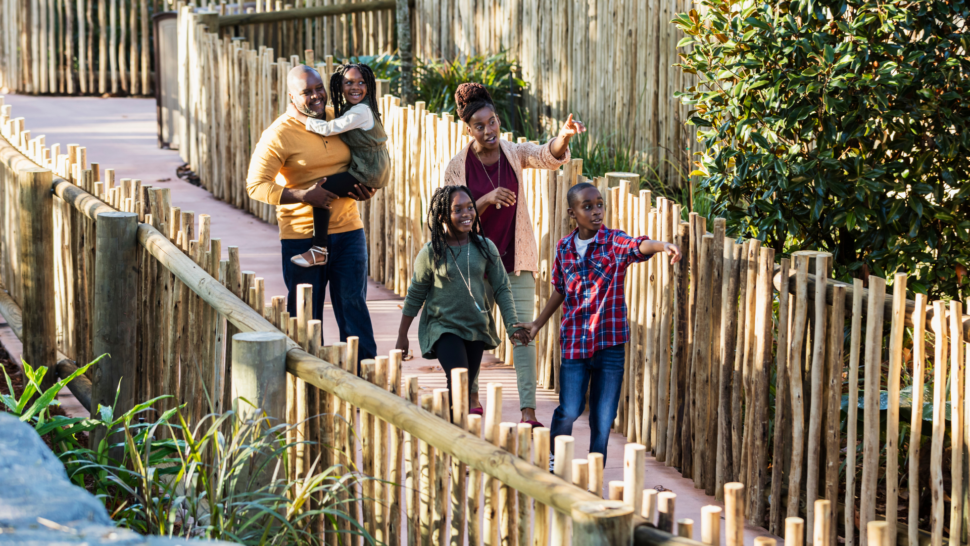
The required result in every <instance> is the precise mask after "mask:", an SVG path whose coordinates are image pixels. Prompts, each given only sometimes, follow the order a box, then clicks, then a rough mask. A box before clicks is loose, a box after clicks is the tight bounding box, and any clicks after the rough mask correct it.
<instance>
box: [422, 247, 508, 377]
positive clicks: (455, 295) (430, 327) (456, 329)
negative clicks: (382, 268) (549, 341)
mask: <svg viewBox="0 0 970 546" xmlns="http://www.w3.org/2000/svg"><path fill="white" fill-rule="evenodd" d="M472 237H475V235H472ZM484 240H485V243H486V244H487V245H488V249H489V251H490V252H491V254H492V259H491V260H488V259H487V258H486V257H485V255H484V253H482V251H481V250H479V248H478V247H477V246H476V245H475V244H473V243H471V242H469V244H466V245H463V246H460V247H449V248H448V249H446V250H445V256H444V259H443V260H442V263H441V264H440V265H439V266H438V267H437V269H436V268H435V267H434V264H433V257H432V256H433V254H432V251H431V243H428V244H426V245H424V248H422V249H421V252H419V253H418V257H417V258H416V259H415V261H414V277H412V278H411V285H410V286H409V287H408V294H407V297H406V298H404V314H405V315H407V316H409V317H416V316H417V315H418V311H420V310H421V307H422V305H423V306H424V311H423V312H422V313H421V321H420V322H419V324H418V340H419V343H420V345H421V354H422V356H424V358H429V359H431V358H436V357H435V352H434V345H435V343H437V341H438V338H440V337H441V335H442V334H445V333H451V334H455V335H456V336H458V337H460V338H462V339H464V340H466V341H484V342H485V348H486V349H494V348H495V347H497V346H498V344H499V343H500V341H501V340H500V339H499V338H498V334H497V333H496V328H495V319H494V314H493V313H492V307H493V305H492V302H493V301H494V302H495V303H497V304H498V307H499V310H501V311H502V319H503V320H504V321H505V328H506V331H508V332H513V331H515V330H516V328H514V327H513V325H514V324H516V323H517V322H518V318H517V317H516V315H515V305H514V303H513V301H512V290H511V288H510V287H509V277H508V275H507V274H506V273H505V267H504V266H503V265H502V260H501V258H500V257H499V253H498V249H497V248H495V244H493V243H492V241H490V240H488V239H484ZM469 252H470V254H469ZM452 253H454V254H452ZM462 274H464V278H465V281H470V283H471V294H469V293H468V287H467V285H466V284H465V282H463V281H462ZM486 275H487V276H488V282H486V281H485V278H486ZM486 291H491V292H492V294H488V296H494V298H493V297H486ZM476 304H477V305H476ZM482 311H485V312H484V313H483V312H482Z"/></svg>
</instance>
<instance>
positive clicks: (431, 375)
mask: <svg viewBox="0 0 970 546" xmlns="http://www.w3.org/2000/svg"><path fill="white" fill-rule="evenodd" d="M5 100H6V103H7V104H11V105H13V114H14V116H16V117H24V118H26V127H27V129H29V130H30V131H31V135H32V136H34V137H36V136H39V135H46V137H47V139H46V140H47V143H48V145H50V144H54V143H60V144H61V145H62V146H61V149H64V147H65V146H66V145H67V144H80V145H82V146H85V147H87V154H88V161H89V162H98V163H100V165H101V168H102V170H103V169H105V168H113V169H115V176H116V179H119V180H120V179H121V178H137V179H140V180H141V181H142V183H143V184H145V185H151V186H153V187H161V188H169V189H170V190H171V201H172V205H173V206H178V207H181V208H182V210H183V211H189V210H192V211H194V212H195V213H196V215H198V214H201V213H205V214H208V215H210V216H211V218H212V220H211V222H212V237H213V238H220V239H222V248H223V252H224V253H225V252H227V251H226V248H227V247H228V246H238V247H239V250H240V261H241V266H242V268H243V269H244V270H249V271H255V272H256V274H257V276H261V277H263V278H264V279H265V283H266V294H267V299H268V298H269V297H271V296H275V295H285V294H286V287H285V285H284V284H283V276H282V275H283V274H282V262H281V256H280V249H279V242H278V241H279V233H278V231H277V228H276V227H275V226H270V225H267V224H265V223H263V222H261V221H260V220H258V219H256V218H255V217H253V216H251V215H249V214H248V213H245V212H242V211H240V210H238V209H235V208H233V207H231V206H229V205H227V204H225V203H223V202H221V201H218V200H216V199H215V198H213V197H212V196H211V194H209V193H208V192H207V191H205V190H203V189H201V188H198V187H195V186H193V185H191V184H189V183H187V182H184V181H182V180H180V179H179V178H177V177H176V176H175V169H176V168H177V167H178V166H179V165H181V164H182V161H181V160H180V158H179V156H178V153H177V152H174V151H168V150H161V149H159V148H158V147H157V139H156V129H155V123H156V121H155V120H156V117H155V101H154V99H100V98H73V97H65V98H61V97H56V98H55V97H30V96H20V95H7V96H6V99H5ZM400 299H401V298H399V297H397V296H396V295H395V294H394V293H393V292H390V291H388V290H385V289H384V288H383V287H381V286H380V285H378V284H376V283H374V282H370V283H369V286H368V307H369V308H370V312H371V318H372V320H373V323H374V331H375V335H376V340H377V348H378V352H379V353H383V354H386V353H387V352H388V351H390V350H391V349H393V348H394V342H395V340H396V338H397V328H398V323H399V322H400V316H401V314H400V309H399V307H398V305H399V302H400ZM337 335H338V334H337V328H336V324H335V322H334V319H333V314H332V311H331V310H330V308H329V304H328V308H327V310H326V315H325V317H324V338H325V339H326V340H331V341H333V340H336V339H337ZM2 337H3V336H2V335H0V338H2ZM9 337H12V336H8V338H6V339H0V341H3V342H4V344H5V345H6V343H7V341H8V340H9ZM14 341H16V340H14ZM18 345H19V344H18ZM411 346H412V347H417V346H418V341H417V326H414V327H412V328H411ZM9 350H10V352H11V354H13V353H14V352H15V351H16V352H17V353H19V347H17V348H16V349H14V348H11V349H9ZM13 356H14V358H17V357H18V356H17V355H13ZM404 366H405V367H404V370H403V373H404V375H408V374H417V375H420V376H421V380H420V382H421V387H422V390H425V389H433V388H444V386H445V377H444V374H443V373H442V372H441V368H440V367H439V366H438V364H437V362H436V361H427V360H423V359H419V358H415V360H413V361H410V362H407V363H405V365H404ZM488 382H500V383H502V385H503V387H504V388H503V390H504V393H505V397H504V398H505V400H504V401H503V402H504V403H503V405H502V406H503V407H502V411H503V415H504V418H505V420H506V421H518V419H519V410H518V408H519V406H518V394H517V392H516V390H515V384H516V383H515V371H514V370H513V369H512V367H510V366H505V365H503V364H502V363H500V362H497V361H496V360H495V359H494V358H493V357H491V356H486V362H485V363H483V370H482V372H481V379H480V383H481V386H482V398H483V401H484V397H485V396H484V395H485V385H486V383H488ZM557 400H558V399H557V395H556V393H554V392H552V391H548V390H543V389H539V391H538V393H537V402H538V403H537V405H538V406H539V407H538V408H537V410H536V413H537V414H538V417H539V420H540V421H542V422H543V423H546V424H547V425H548V424H550V423H551V421H552V413H553V411H554V410H555V408H556V405H557ZM573 433H574V436H575V437H576V456H577V457H582V456H583V455H584V454H586V453H587V452H588V449H589V427H588V423H587V421H586V420H585V419H580V420H579V421H577V423H576V426H575V427H574V431H573ZM625 443H626V441H625V438H623V437H622V436H620V435H618V434H613V435H612V437H611V439H610V448H609V453H608V454H607V461H606V469H605V472H604V486H605V485H606V484H607V483H608V482H609V481H610V480H621V479H622V476H623V445H624V444H625ZM711 456H713V454H711ZM645 486H646V487H655V486H663V487H664V488H665V489H668V490H671V491H673V492H675V493H676V494H677V511H676V515H677V518H678V519H680V518H690V519H693V520H694V521H695V522H696V523H695V527H696V530H695V538H698V539H699V538H700V511H701V508H702V507H703V506H706V505H709V504H719V503H717V502H715V501H714V499H713V498H711V497H708V496H706V495H705V494H704V492H703V491H700V490H697V489H694V485H693V481H691V480H687V479H684V478H682V477H681V476H680V474H679V473H678V472H677V471H676V470H674V469H672V468H668V467H665V466H664V465H663V464H661V463H657V462H656V461H655V460H654V459H653V458H652V457H648V458H647V468H646V480H645ZM722 528H723V526H722ZM760 535H767V533H765V531H764V530H762V529H760V528H755V527H746V529H745V543H746V544H752V543H753V541H754V538H755V537H756V536H760Z"/></svg>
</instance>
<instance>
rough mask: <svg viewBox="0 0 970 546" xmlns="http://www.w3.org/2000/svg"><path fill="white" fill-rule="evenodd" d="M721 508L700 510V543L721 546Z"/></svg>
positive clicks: (712, 507) (706, 507)
mask: <svg viewBox="0 0 970 546" xmlns="http://www.w3.org/2000/svg"><path fill="white" fill-rule="evenodd" d="M721 512H722V510H721V507H720V506H705V507H703V508H701V542H703V543H704V544H708V545H710V546H720V545H721Z"/></svg>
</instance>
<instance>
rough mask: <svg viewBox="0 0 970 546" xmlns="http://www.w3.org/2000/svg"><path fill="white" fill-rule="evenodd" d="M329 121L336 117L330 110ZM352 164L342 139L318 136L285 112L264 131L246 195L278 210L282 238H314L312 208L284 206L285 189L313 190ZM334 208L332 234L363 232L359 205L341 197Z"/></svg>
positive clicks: (297, 204)
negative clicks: (318, 183) (322, 180)
mask: <svg viewBox="0 0 970 546" xmlns="http://www.w3.org/2000/svg"><path fill="white" fill-rule="evenodd" d="M327 117H328V118H331V117H332V112H331V111H330V109H329V108H328V109H327ZM349 165H350V148H348V147H347V145H346V144H344V143H343V141H341V140H340V138H339V137H337V136H336V135H334V136H331V137H322V136H320V135H316V134H313V133H311V132H309V131H307V130H306V127H305V126H304V124H303V123H302V122H300V121H297V120H296V119H294V118H292V117H290V115H289V114H285V113H284V114H283V115H282V116H280V117H278V118H276V121H274V122H273V124H272V125H270V126H269V127H268V128H267V129H266V130H265V131H263V134H262V136H260V138H259V143H257V144H256V149H255V150H254V151H253V157H252V159H250V162H249V174H248V176H247V177H246V192H247V193H248V194H249V197H251V198H253V199H255V200H257V201H262V202H263V203H269V204H271V205H276V218H277V220H278V221H279V226H280V239H307V238H310V237H312V236H313V208H312V207H311V206H310V205H304V204H302V203H296V204H292V205H281V204H280V197H281V196H282V195H283V188H290V189H306V188H309V187H310V186H311V184H312V182H313V181H314V180H317V179H319V178H322V177H324V176H330V175H332V174H336V173H339V172H343V171H346V170H347V168H348V166H349ZM331 207H332V208H331V211H332V212H331V216H330V233H345V232H348V231H353V230H355V229H362V228H363V227H364V224H363V222H361V220H360V214H359V213H358V212H357V202H356V201H355V200H353V199H351V198H349V197H341V198H339V199H337V200H335V201H334V202H333V203H332V204H331Z"/></svg>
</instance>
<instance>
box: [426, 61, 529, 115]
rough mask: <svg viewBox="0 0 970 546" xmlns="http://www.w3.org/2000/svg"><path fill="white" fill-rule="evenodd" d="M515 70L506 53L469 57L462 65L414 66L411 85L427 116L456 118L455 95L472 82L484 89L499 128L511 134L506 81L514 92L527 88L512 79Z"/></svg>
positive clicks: (524, 84) (429, 64) (449, 62)
mask: <svg viewBox="0 0 970 546" xmlns="http://www.w3.org/2000/svg"><path fill="white" fill-rule="evenodd" d="M516 70H518V67H517V65H516V64H515V61H514V60H511V59H509V58H508V55H507V54H506V52H504V51H503V52H501V53H497V54H495V55H489V56H485V55H479V56H475V57H468V58H467V59H466V60H465V62H461V61H460V60H459V59H455V60H453V61H422V60H420V59H419V60H417V62H416V65H415V78H414V84H415V88H416V95H417V100H423V101H424V102H425V103H426V105H427V106H426V108H427V109H428V111H429V112H435V113H441V114H446V113H447V114H452V115H455V91H457V90H458V86H459V85H461V84H463V83H465V82H475V83H480V84H482V85H484V86H485V87H486V88H487V89H488V92H489V93H491V95H492V100H493V101H494V102H495V108H496V110H498V115H499V119H501V120H502V128H503V129H504V130H506V131H511V130H512V116H511V114H512V112H511V111H510V110H509V78H510V77H511V78H512V83H513V85H514V86H515V87H516V92H518V91H520V90H522V89H525V88H526V87H527V86H528V84H527V83H526V82H525V81H524V80H522V79H520V78H517V77H515V75H514V73H515V71H516ZM519 113H520V116H521V114H522V112H521V111H520V112H519Z"/></svg>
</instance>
